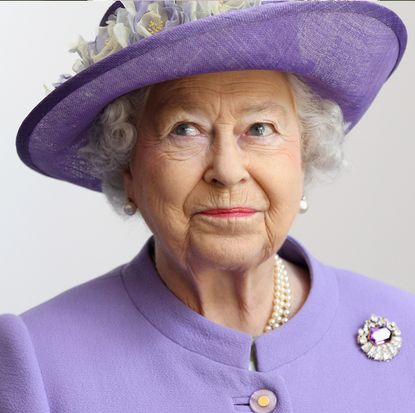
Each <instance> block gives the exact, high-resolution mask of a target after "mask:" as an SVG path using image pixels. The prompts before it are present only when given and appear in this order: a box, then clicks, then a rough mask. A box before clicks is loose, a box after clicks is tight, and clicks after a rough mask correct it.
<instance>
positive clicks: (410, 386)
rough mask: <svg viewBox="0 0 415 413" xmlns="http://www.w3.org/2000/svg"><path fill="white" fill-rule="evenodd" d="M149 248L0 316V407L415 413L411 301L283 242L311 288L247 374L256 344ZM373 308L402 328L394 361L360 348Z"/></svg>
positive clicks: (260, 343)
mask: <svg viewBox="0 0 415 413" xmlns="http://www.w3.org/2000/svg"><path fill="white" fill-rule="evenodd" d="M153 247H154V237H153V236H151V237H150V238H149V239H148V240H147V241H146V243H145V245H144V246H143V248H142V249H141V251H140V252H139V253H138V254H137V255H136V256H135V257H134V258H133V259H132V260H131V261H130V262H129V263H126V264H124V265H120V266H118V267H117V268H114V269H113V270H111V271H109V272H108V273H106V274H103V275H101V276H99V277H96V278H94V279H92V280H90V281H88V282H85V283H83V284H80V285H78V286H75V287H73V288H71V289H69V290H67V291H64V292H62V293H61V294H59V295H57V296H56V297H53V298H52V299H50V300H48V301H46V302H44V303H42V304H40V305H38V306H36V307H33V308H31V309H29V310H27V311H25V312H24V313H22V314H20V315H14V314H3V315H1V316H0V412H1V413H11V412H13V413H47V412H50V413H110V412H111V413H133V412H134V413H141V412H143V413H151V412H154V413H156V412H157V413H190V412H191V413H196V412H197V413H222V412H223V413H233V412H252V411H254V412H264V413H265V412H270V411H272V412H275V413H291V412H293V413H310V412H318V413H334V412H336V413H356V412H363V411H364V412H369V411H370V412H376V413H389V412H392V411H393V412H399V413H412V412H415V393H414V390H415V295H413V294H411V293H409V292H407V291H404V290H401V289H398V288H397V287H394V286H392V285H389V284H386V283H383V282H380V281H377V280H374V279H371V278H369V277H367V276H364V275H361V274H358V273H354V272H351V271H348V270H345V269H340V268H335V267H332V266H329V265H326V264H324V263H322V262H320V261H319V260H317V259H316V258H315V257H313V256H312V255H311V254H310V252H308V251H307V250H306V249H305V248H304V246H302V245H301V244H300V243H299V242H298V241H296V240H295V239H294V238H292V237H291V236H288V237H287V239H286V240H285V242H284V244H283V246H282V247H281V249H280V250H279V254H280V255H281V257H283V258H285V259H287V260H289V261H292V262H295V263H296V264H298V265H302V266H307V267H308V269H309V272H310V274H311V290H310V293H309V295H308V297H307V299H306V302H305V304H304V305H303V307H302V308H301V309H300V310H299V311H298V312H297V313H296V314H295V315H294V316H293V317H292V318H291V319H290V320H289V321H288V323H286V324H284V325H282V326H281V327H279V328H277V329H275V330H273V331H271V332H269V333H266V334H263V335H261V336H259V337H257V338H256V340H255V352H256V357H257V369H258V371H251V370H249V359H250V354H251V336H250V335H249V334H247V333H243V332H241V331H237V330H234V329H230V328H226V327H224V326H222V325H220V324H217V323H215V322H213V321H210V320H209V319H207V318H205V317H203V316H201V315H200V314H198V313H197V312H195V311H193V310H192V309H191V308H190V307H187V306H186V305H185V304H184V303H183V302H182V301H180V300H179V299H178V298H177V297H176V296H175V295H174V294H173V293H172V292H171V291H170V290H169V289H168V288H167V287H166V286H165V284H164V283H163V282H162V281H161V279H160V278H159V276H158V274H157V273H156V271H155V268H154V266H153V263H152V260H151V257H150V253H151V249H152V248H153ZM372 313H374V314H378V315H380V316H382V317H385V318H387V319H389V320H390V321H394V322H396V324H397V326H398V327H399V329H400V330H401V334H402V347H401V349H400V351H399V353H398V354H397V355H396V356H395V357H394V358H393V359H392V360H390V361H387V362H386V361H377V360H373V359H370V358H368V357H367V355H366V354H365V353H364V352H363V351H362V350H361V348H360V346H359V345H358V344H357V341H356V335H357V332H358V329H359V328H360V327H361V326H362V324H363V323H364V321H365V320H366V319H368V318H370V316H371V314H372ZM258 395H262V396H264V395H267V396H268V399H267V398H266V397H265V398H264V397H262V399H261V400H260V399H259V398H258V397H257V396H258ZM251 396H253V397H252V398H251ZM274 405H275V408H274Z"/></svg>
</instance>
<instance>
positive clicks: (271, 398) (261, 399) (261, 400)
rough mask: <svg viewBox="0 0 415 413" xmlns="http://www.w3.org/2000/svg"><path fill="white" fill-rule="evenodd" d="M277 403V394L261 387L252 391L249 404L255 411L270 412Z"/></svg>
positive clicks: (260, 412)
mask: <svg viewBox="0 0 415 413" xmlns="http://www.w3.org/2000/svg"><path fill="white" fill-rule="evenodd" d="M276 405H277V396H276V395H275V394H274V393H273V392H272V391H271V390H267V389H260V390H257V391H256V392H254V393H252V395H251V397H250V399H249V406H250V407H251V409H252V411H253V412H255V413H270V412H272V411H273V410H274V409H275V406H276Z"/></svg>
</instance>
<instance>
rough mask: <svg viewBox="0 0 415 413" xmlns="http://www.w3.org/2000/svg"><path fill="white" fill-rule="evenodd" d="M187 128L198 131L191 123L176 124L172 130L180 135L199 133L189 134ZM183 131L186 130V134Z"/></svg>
mask: <svg viewBox="0 0 415 413" xmlns="http://www.w3.org/2000/svg"><path fill="white" fill-rule="evenodd" d="M187 130H190V131H191V130H193V131H197V129H196V128H195V127H194V126H192V125H191V124H190V123H180V124H178V125H176V126H175V127H174V128H173V130H172V131H173V134H174V135H178V136H195V135H197V133H193V134H191V135H189V134H187V133H186V131H187ZM182 132H184V134H182Z"/></svg>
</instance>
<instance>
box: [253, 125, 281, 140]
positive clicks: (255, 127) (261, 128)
mask: <svg viewBox="0 0 415 413" xmlns="http://www.w3.org/2000/svg"><path fill="white" fill-rule="evenodd" d="M267 127H268V129H269V130H271V132H270V133H268V134H264V132H265V131H266V130H267ZM272 129H273V130H274V132H277V130H276V129H275V126H274V125H273V124H272V123H264V122H258V123H254V124H253V125H252V126H251V127H250V128H249V130H255V131H256V132H257V133H259V135H256V136H260V137H261V136H262V137H265V136H268V135H272V134H273V133H274V132H273V131H272Z"/></svg>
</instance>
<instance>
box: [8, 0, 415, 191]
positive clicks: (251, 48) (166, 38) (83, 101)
mask: <svg viewBox="0 0 415 413" xmlns="http://www.w3.org/2000/svg"><path fill="white" fill-rule="evenodd" d="M80 39H81V40H83V39H82V38H80ZM105 39H107V42H105ZM406 41H407V33H406V29H405V26H404V24H403V22H402V21H401V19H400V18H399V17H398V16H397V15H396V14H395V13H394V12H393V11H391V10H390V9H388V8H386V7H384V6H382V5H380V4H379V3H376V2H373V1H350V0H349V1H307V0H305V1H292V0H291V1H281V0H277V1H275V0H262V1H261V0H239V1H235V0H233V1H226V0H225V1H209V2H208V1H186V0H184V1H174V0H166V1H150V2H149V1H133V0H124V1H117V2H115V3H114V4H112V5H111V6H110V8H109V9H108V10H107V12H106V13H105V15H104V17H103V18H102V20H101V23H100V28H99V30H98V34H97V37H96V39H95V41H94V42H90V43H86V42H85V41H83V42H84V43H83V44H81V43H80V45H81V46H82V47H81V46H79V47H78V50H77V52H78V53H79V54H80V56H81V57H82V58H83V60H81V61H79V60H78V62H77V64H76V65H74V67H73V70H74V71H77V72H78V73H77V74H76V75H61V82H60V83H55V84H54V85H56V88H55V89H54V90H53V91H51V92H50V93H49V94H48V95H47V96H46V97H45V98H44V99H43V100H42V101H41V102H40V103H39V104H38V105H37V106H36V107H35V108H34V109H33V110H32V111H31V112H30V113H29V115H28V116H27V117H26V118H25V119H24V121H23V123H22V124H21V126H20V128H19V130H18V133H17V138H16V147H17V152H18V155H19V157H20V158H21V160H22V161H23V162H24V163H25V164H26V165H28V166H29V167H30V168H32V169H34V170H35V171H37V172H39V173H42V174H44V175H46V176H50V177H53V178H56V179H60V180H64V181H68V182H72V183H74V184H76V185H80V186H83V187H86V188H89V189H92V190H94V191H102V189H101V180H100V179H99V178H97V177H96V176H95V175H94V173H93V169H92V166H91V164H89V163H88V161H87V160H85V159H84V158H82V157H81V156H79V155H78V154H77V150H78V149H79V148H80V147H81V146H84V145H86V144H87V143H88V142H87V141H88V140H87V132H88V129H89V128H90V127H91V124H92V123H93V121H94V119H95V118H96V117H97V115H98V114H99V113H100V112H101V111H102V110H103V109H104V108H105V107H106V106H107V104H109V103H110V102H111V101H113V100H114V99H116V98H117V97H119V96H121V95H123V94H125V93H128V92H129V91H132V90H134V89H138V88H141V87H144V86H146V85H150V84H154V83H159V82H163V81H166V80H171V79H177V78H181V77H186V76H191V75H196V74H199V73H208V72H222V71H229V70H258V69H265V70H278V71H283V72H291V73H294V74H296V75H297V76H298V77H299V78H300V79H301V80H303V82H305V83H306V84H308V85H309V86H310V87H311V88H312V89H313V90H314V91H315V92H317V93H318V94H319V95H320V96H321V97H323V98H327V99H331V100H334V101H335V102H336V103H337V104H338V105H339V106H340V107H341V109H342V111H343V115H344V120H345V122H350V126H349V128H348V130H347V132H348V131H350V130H351V129H352V128H353V127H354V125H356V123H357V122H358V121H359V120H360V118H361V117H362V116H363V114H364V113H365V112H366V110H367V109H368V107H369V106H370V104H371V103H372V102H373V100H374V98H375V97H376V95H377V94H378V92H379V90H380V88H381V87H382V85H383V84H384V83H385V81H386V80H387V79H388V78H389V77H390V75H391V74H392V73H393V71H394V70H395V69H396V67H397V66H398V64H399V62H400V60H401V58H402V55H403V53H404V50H405V47H406ZM111 42H113V44H112V46H111V47H112V49H110V51H108V50H109V49H108V43H111ZM114 42H118V43H116V45H115V46H116V47H114ZM91 56H94V58H91ZM75 66H76V67H75Z"/></svg>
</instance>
